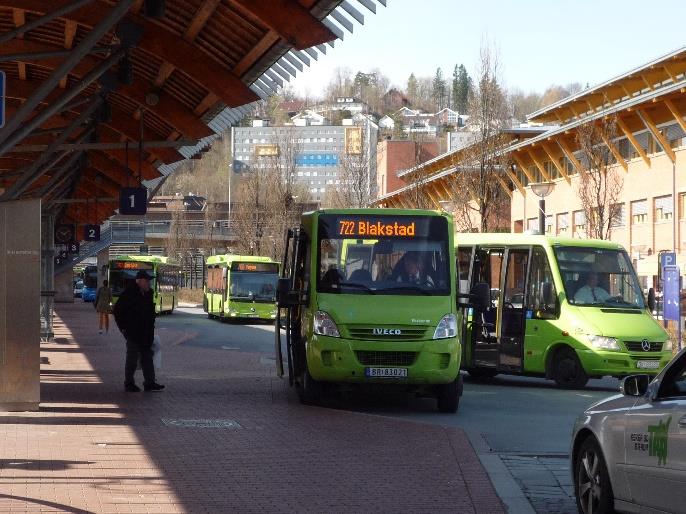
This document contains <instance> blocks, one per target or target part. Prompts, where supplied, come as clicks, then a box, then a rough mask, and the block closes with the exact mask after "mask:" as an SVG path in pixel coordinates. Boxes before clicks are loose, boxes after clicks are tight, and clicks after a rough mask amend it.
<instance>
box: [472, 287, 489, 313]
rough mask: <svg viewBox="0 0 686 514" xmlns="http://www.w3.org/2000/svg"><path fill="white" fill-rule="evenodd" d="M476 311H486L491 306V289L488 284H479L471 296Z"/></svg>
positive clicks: (473, 289)
mask: <svg viewBox="0 0 686 514" xmlns="http://www.w3.org/2000/svg"><path fill="white" fill-rule="evenodd" d="M469 296H470V300H471V302H472V305H473V307H474V308H475V309H477V310H480V311H485V310H486V309H488V308H489V307H490V306H491V287H490V286H489V285H488V283H486V282H478V283H476V284H474V287H472V291H471V292H470V294H469Z"/></svg>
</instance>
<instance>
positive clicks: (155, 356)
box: [152, 334, 162, 371]
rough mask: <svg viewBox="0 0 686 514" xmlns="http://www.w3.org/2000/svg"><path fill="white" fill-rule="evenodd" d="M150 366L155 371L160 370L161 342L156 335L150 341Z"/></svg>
mask: <svg viewBox="0 0 686 514" xmlns="http://www.w3.org/2000/svg"><path fill="white" fill-rule="evenodd" d="M152 364H153V366H155V370H156V371H159V370H161V369H162V342H161V341H160V336H158V335H157V334H155V337H154V338H153V340H152Z"/></svg>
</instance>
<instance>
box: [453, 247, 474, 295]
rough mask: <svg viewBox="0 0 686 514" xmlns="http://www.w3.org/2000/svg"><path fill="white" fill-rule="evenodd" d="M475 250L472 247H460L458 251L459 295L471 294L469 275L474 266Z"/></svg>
mask: <svg viewBox="0 0 686 514" xmlns="http://www.w3.org/2000/svg"><path fill="white" fill-rule="evenodd" d="M473 252H474V248H473V247H471V246H466V247H458V249H457V281H458V282H457V283H458V287H459V291H458V292H459V293H461V294H468V293H469V289H470V287H469V275H470V271H471V266H472V253H473Z"/></svg>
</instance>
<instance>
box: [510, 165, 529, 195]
mask: <svg viewBox="0 0 686 514" xmlns="http://www.w3.org/2000/svg"><path fill="white" fill-rule="evenodd" d="M505 173H507V176H508V177H510V180H511V181H512V183H513V184H514V185H515V187H516V188H517V189H519V192H520V193H522V196H526V189H525V188H524V184H522V182H521V181H520V180H519V179H518V178H517V175H515V174H514V173H513V172H512V171H510V170H508V169H505Z"/></svg>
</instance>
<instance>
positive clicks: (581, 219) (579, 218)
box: [573, 211, 586, 237]
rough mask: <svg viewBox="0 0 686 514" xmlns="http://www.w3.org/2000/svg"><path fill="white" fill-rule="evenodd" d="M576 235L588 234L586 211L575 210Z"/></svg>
mask: <svg viewBox="0 0 686 514" xmlns="http://www.w3.org/2000/svg"><path fill="white" fill-rule="evenodd" d="M573 216H574V236H577V237H579V236H583V235H585V234H586V213H585V212H584V211H574V212H573Z"/></svg>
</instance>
